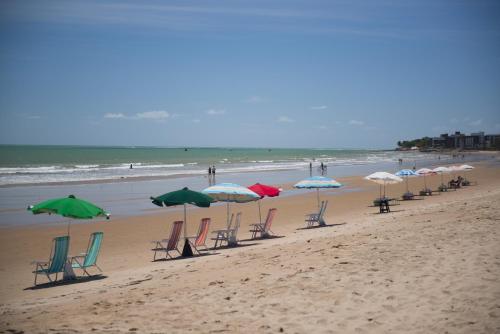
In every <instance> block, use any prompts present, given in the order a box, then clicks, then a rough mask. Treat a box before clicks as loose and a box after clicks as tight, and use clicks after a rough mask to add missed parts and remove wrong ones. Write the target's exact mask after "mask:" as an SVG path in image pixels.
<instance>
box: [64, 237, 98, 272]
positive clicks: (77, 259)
mask: <svg viewBox="0 0 500 334" xmlns="http://www.w3.org/2000/svg"><path fill="white" fill-rule="evenodd" d="M103 235H104V233H102V232H94V233H92V234H91V235H90V239H89V244H88V246H87V252H86V253H82V254H80V255H77V256H72V257H71V267H72V268H73V269H81V270H83V272H84V273H85V274H86V275H87V276H92V275H90V274H89V272H88V271H87V269H88V268H90V267H96V268H97V269H99V271H100V272H102V270H101V268H99V266H98V265H97V256H98V255H99V251H100V250H101V244H102V237H103Z"/></svg>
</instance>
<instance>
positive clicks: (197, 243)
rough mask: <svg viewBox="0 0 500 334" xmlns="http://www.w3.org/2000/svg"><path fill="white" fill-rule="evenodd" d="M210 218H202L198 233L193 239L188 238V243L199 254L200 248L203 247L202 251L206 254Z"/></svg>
mask: <svg viewBox="0 0 500 334" xmlns="http://www.w3.org/2000/svg"><path fill="white" fill-rule="evenodd" d="M210 222H211V220H210V218H203V219H202V220H201V222H200V227H199V228H198V233H197V234H196V235H195V236H193V237H188V240H189V243H190V244H191V246H193V248H194V249H195V250H196V251H197V252H198V254H201V252H200V249H199V248H200V247H204V248H205V249H203V250H204V251H207V252H208V247H207V245H206V240H207V235H208V229H209V227H210Z"/></svg>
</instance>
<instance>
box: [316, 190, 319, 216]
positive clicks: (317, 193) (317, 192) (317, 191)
mask: <svg viewBox="0 0 500 334" xmlns="http://www.w3.org/2000/svg"><path fill="white" fill-rule="evenodd" d="M316 195H317V198H318V212H319V188H316Z"/></svg>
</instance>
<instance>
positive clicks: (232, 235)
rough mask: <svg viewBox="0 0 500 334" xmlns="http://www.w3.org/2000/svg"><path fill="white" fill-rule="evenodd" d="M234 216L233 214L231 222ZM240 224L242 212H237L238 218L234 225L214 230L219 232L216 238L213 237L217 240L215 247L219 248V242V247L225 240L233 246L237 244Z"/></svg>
mask: <svg viewBox="0 0 500 334" xmlns="http://www.w3.org/2000/svg"><path fill="white" fill-rule="evenodd" d="M232 219H233V217H232V216H231V222H232ZM240 224H241V212H238V213H237V214H236V219H235V222H234V226H232V227H231V225H230V228H228V229H225V230H218V231H214V232H215V233H217V236H216V238H213V239H212V240H215V245H214V249H215V248H217V244H219V247H220V246H222V243H223V242H226V244H227V245H228V246H230V247H232V246H237V245H238V238H237V236H238V231H239V229H240Z"/></svg>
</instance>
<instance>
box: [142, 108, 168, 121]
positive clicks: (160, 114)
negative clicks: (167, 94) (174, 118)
mask: <svg viewBox="0 0 500 334" xmlns="http://www.w3.org/2000/svg"><path fill="white" fill-rule="evenodd" d="M135 117H136V118H137V119H152V120H164V119H167V118H169V117H170V114H169V113H168V112H166V111H164V110H155V111H145V112H140V113H137V114H135Z"/></svg>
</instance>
